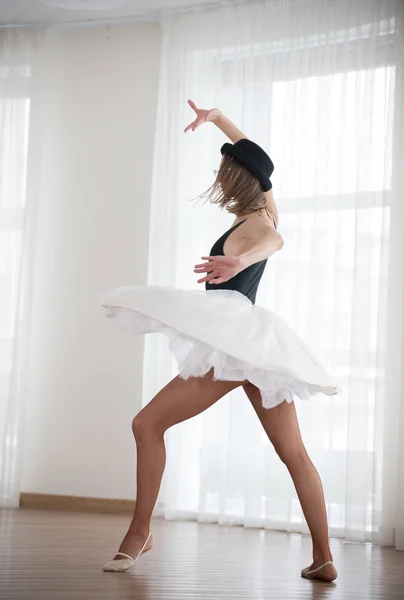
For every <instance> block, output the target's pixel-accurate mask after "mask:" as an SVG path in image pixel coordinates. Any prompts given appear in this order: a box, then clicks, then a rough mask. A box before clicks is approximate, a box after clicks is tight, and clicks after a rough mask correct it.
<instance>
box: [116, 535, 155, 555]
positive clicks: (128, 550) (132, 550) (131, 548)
mask: <svg viewBox="0 0 404 600" xmlns="http://www.w3.org/2000/svg"><path fill="white" fill-rule="evenodd" d="M146 538H147V535H142V534H138V533H133V534H130V533H127V534H126V535H125V537H124V538H123V540H122V543H121V545H120V546H119V552H124V553H125V554H129V556H132V557H133V558H136V557H137V555H138V554H139V552H140V550H141V549H142V546H143V544H144V543H145V541H146ZM152 546H153V538H152V536H150V538H149V541H148V542H147V544H146V546H145V547H144V549H143V551H142V554H144V553H145V552H148V551H149V550H151V548H152ZM121 558H122V556H119V555H118V554H117V555H116V556H114V558H113V560H120V559H121Z"/></svg>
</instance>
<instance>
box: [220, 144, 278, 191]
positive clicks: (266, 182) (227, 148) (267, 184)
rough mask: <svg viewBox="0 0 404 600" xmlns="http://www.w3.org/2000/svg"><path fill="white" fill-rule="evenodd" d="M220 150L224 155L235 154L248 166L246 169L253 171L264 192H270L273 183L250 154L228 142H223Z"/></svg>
mask: <svg viewBox="0 0 404 600" xmlns="http://www.w3.org/2000/svg"><path fill="white" fill-rule="evenodd" d="M220 152H221V153H222V155H223V154H230V156H233V158H235V159H237V160H238V161H239V162H240V163H241V164H242V165H243V166H244V167H246V169H248V170H249V171H250V173H252V174H253V175H254V176H255V177H256V178H257V179H258V181H259V182H260V184H261V188H262V189H263V190H264V192H269V190H270V189H272V183H271V180H270V179H269V177H267V176H266V175H265V173H264V171H262V169H260V167H259V166H258V165H257V164H256V163H255V162H254V161H253V160H252V159H251V158H250V157H249V156H248V154H246V153H245V152H243V151H242V150H239V148H237V147H236V146H234V145H233V144H229V143H227V142H226V144H223V146H222V147H221V149H220Z"/></svg>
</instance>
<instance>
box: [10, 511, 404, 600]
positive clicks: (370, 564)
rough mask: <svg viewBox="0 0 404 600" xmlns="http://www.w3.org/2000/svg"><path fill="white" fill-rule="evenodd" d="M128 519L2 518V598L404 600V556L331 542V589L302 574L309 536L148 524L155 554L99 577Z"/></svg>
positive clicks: (51, 514) (54, 514) (43, 514)
mask: <svg viewBox="0 0 404 600" xmlns="http://www.w3.org/2000/svg"><path fill="white" fill-rule="evenodd" d="M129 520H130V517H128V516H121V515H103V514H94V515H92V514H86V513H68V512H61V511H48V510H35V509H19V510H18V509H16V510H2V511H0V598H1V600H28V599H29V600H58V599H63V600H92V599H94V600H95V599H97V600H102V599H103V598H108V600H120V599H121V598H122V599H125V600H129V599H130V600H185V599H186V600H192V599H203V600H213V599H215V600H216V599H217V600H219V599H220V600H224V599H231V600H236V599H243V600H246V599H250V598H254V599H264V598H265V599H268V600H269V599H271V600H283V599H285V600H286V599H289V598H293V599H296V600H297V599H298V600H306V599H310V600H317V599H327V600H340V599H341V600H342V599H344V600H351V599H352V600H359V599H366V600H371V599H375V600H376V599H377V600H390V599H392V600H393V598H394V599H395V600H396V599H398V598H399V599H404V552H398V551H395V550H393V549H390V548H386V549H381V548H377V547H372V546H370V545H368V544H356V543H346V542H345V543H344V542H342V541H339V540H333V541H332V551H333V554H334V561H335V563H336V565H337V568H338V569H339V578H338V579H337V581H336V582H335V583H334V584H325V583H321V582H312V581H307V580H305V579H301V577H300V569H301V567H303V566H306V565H307V564H309V561H310V540H309V538H308V537H307V536H300V535H297V534H289V535H288V534H285V533H276V532H268V531H263V530H260V529H244V528H242V527H224V526H218V525H210V524H209V525H208V524H206V525H205V524H203V525H199V524H197V523H195V522H176V521H165V520H163V519H154V520H153V528H152V532H153V537H154V547H153V549H152V550H151V551H150V552H148V553H147V554H145V555H144V556H143V557H142V558H141V559H139V561H138V562H137V563H136V565H135V566H134V567H133V569H132V570H130V571H127V572H125V573H104V572H103V571H102V566H103V565H104V564H105V563H106V562H107V561H108V560H110V559H111V558H112V556H113V554H114V552H115V550H116V549H117V547H118V545H119V543H120V541H121V538H122V537H123V535H124V533H125V532H126V529H127V525H128V523H129Z"/></svg>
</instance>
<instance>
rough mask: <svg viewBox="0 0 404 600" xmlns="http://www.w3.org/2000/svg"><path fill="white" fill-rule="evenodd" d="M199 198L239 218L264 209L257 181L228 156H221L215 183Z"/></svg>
mask: <svg viewBox="0 0 404 600" xmlns="http://www.w3.org/2000/svg"><path fill="white" fill-rule="evenodd" d="M199 198H200V199H204V200H205V201H206V202H207V201H209V202H211V203H212V204H218V205H219V206H220V207H221V208H225V209H226V210H227V211H228V212H229V213H233V214H236V215H239V216H241V215H248V214H250V213H252V212H254V211H256V210H259V209H263V208H266V198H265V195H264V191H263V189H262V188H261V184H260V182H259V181H258V179H257V178H256V177H255V176H254V175H253V174H252V173H250V171H249V170H248V169H246V168H245V167H244V166H243V165H242V164H241V163H240V162H238V160H237V159H235V158H233V157H232V156H230V155H229V154H224V155H223V159H222V162H221V164H220V168H219V171H218V173H217V176H216V179H215V181H214V182H213V184H212V185H211V186H210V188H208V189H207V190H206V192H204V193H203V194H201V195H200V196H199Z"/></svg>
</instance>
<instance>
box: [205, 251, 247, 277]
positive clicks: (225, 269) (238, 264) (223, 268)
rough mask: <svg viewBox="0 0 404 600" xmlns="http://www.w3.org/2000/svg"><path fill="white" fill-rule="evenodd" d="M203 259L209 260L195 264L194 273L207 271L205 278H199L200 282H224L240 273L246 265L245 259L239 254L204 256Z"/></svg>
mask: <svg viewBox="0 0 404 600" xmlns="http://www.w3.org/2000/svg"><path fill="white" fill-rule="evenodd" d="M202 260H206V261H208V262H205V263H202V264H200V265H195V268H194V273H207V275H206V277H203V279H198V283H204V282H205V281H209V283H224V282H225V281H228V280H229V279H231V278H232V277H234V276H235V275H237V273H240V271H242V270H243V269H244V267H245V265H244V263H243V260H242V259H241V258H240V257H239V256H221V255H219V256H202Z"/></svg>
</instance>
